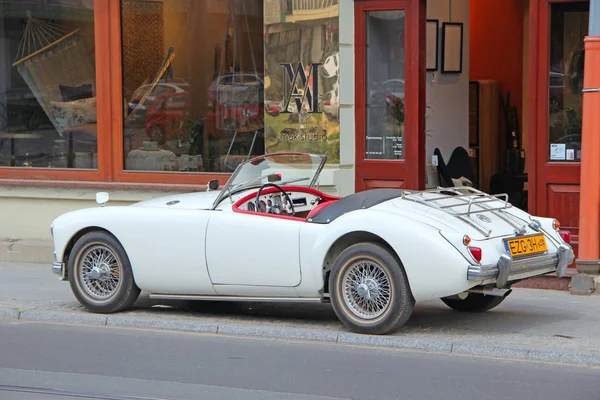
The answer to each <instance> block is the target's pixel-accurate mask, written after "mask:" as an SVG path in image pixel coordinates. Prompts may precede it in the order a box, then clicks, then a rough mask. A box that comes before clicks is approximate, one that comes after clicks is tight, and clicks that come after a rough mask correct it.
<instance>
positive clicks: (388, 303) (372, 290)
mask: <svg viewBox="0 0 600 400" xmlns="http://www.w3.org/2000/svg"><path fill="white" fill-rule="evenodd" d="M329 290H330V298H331V303H332V306H333V309H334V311H335V313H336V315H337V317H338V318H339V319H340V321H342V323H344V325H346V327H348V328H349V329H350V330H351V331H353V332H357V333H366V334H376V335H382V334H387V333H391V332H393V331H395V330H398V329H399V328H400V327H402V326H403V325H404V324H405V323H406V321H408V319H409V318H410V316H411V315H412V312H413V309H414V299H413V297H412V293H411V291H410V286H409V283H408V278H407V277H406V273H405V271H404V268H403V267H402V265H401V263H399V262H398V261H397V260H396V258H395V257H394V256H393V255H392V254H391V253H390V252H389V251H388V250H387V249H385V248H384V247H382V246H380V245H378V244H375V243H358V244H355V245H353V246H350V247H348V248H347V249H346V250H344V251H343V252H342V253H341V254H340V255H339V256H338V258H337V259H336V261H335V263H334V266H333V268H332V270H331V274H330V276H329Z"/></svg>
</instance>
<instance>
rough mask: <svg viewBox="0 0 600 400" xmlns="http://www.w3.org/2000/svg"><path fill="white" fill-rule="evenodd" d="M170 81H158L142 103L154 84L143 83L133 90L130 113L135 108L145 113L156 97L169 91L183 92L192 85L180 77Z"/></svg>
mask: <svg viewBox="0 0 600 400" xmlns="http://www.w3.org/2000/svg"><path fill="white" fill-rule="evenodd" d="M168 82H169V83H165V82H158V83H157V84H156V85H155V86H154V88H152V90H151V91H150V93H148V95H147V96H146V98H145V99H144V101H143V104H140V102H141V101H142V98H143V96H144V94H145V93H146V91H148V90H150V88H151V87H152V85H151V84H146V85H142V86H140V87H139V88H137V89H136V90H135V91H134V92H133V95H132V96H131V100H130V101H129V104H128V113H131V111H133V110H136V111H137V112H142V113H143V112H144V111H146V110H147V109H148V107H149V105H150V104H152V102H153V101H154V99H156V97H157V96H160V95H162V94H168V93H182V92H185V91H187V90H188V89H189V86H190V85H189V83H187V82H185V81H182V80H180V79H178V80H176V81H171V80H169V81H168ZM175 82H176V83H175Z"/></svg>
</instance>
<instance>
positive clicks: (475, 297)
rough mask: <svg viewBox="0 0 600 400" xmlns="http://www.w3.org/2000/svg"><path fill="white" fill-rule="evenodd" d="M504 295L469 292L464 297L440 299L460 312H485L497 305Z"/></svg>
mask: <svg viewBox="0 0 600 400" xmlns="http://www.w3.org/2000/svg"><path fill="white" fill-rule="evenodd" d="M505 298H506V297H500V296H486V295H484V294H480V293H469V295H468V296H467V297H466V298H465V299H464V300H460V299H441V300H442V301H443V302H444V304H446V305H447V306H448V307H450V308H451V309H453V310H456V311H461V312H485V311H489V310H491V309H492V308H494V307H497V306H498V305H500V303H502V302H503V301H504V299H505Z"/></svg>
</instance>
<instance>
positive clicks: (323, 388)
mask: <svg viewBox="0 0 600 400" xmlns="http://www.w3.org/2000/svg"><path fill="white" fill-rule="evenodd" d="M599 377H600V369H593V368H574V367H568V366H564V365H551V364H536V363H525V362H512V361H511V362H509V361H502V360H493V359H487V358H475V357H461V356H456V355H437V354H431V353H430V354H418V353H415V352H408V351H400V350H389V349H371V348H358V347H351V346H341V345H331V344H320V343H314V344H313V343H299V342H285V341H273V340H261V339H239V338H229V337H216V336H211V335H203V334H187V333H173V332H161V331H147V330H134V329H117V328H108V327H104V328H93V327H85V326H69V325H53V324H42V323H25V322H10V323H8V322H0V399H2V400H22V399H42V400H58V399H61V400H63V399H64V400H66V399H85V398H97V399H114V400H116V399H118V400H124V399H129V398H128V397H124V396H138V399H139V398H140V397H141V398H143V399H147V398H152V399H157V398H158V399H250V400H253V399H261V400H270V399H283V400H287V399H296V400H305V399H307V400H308V399H310V400H320V399H323V400H325V399H378V400H379V399H382V400H383V399H411V400H416V399H428V400H434V399H444V400H450V399H460V400H469V399H477V400H483V399H529V400H536V399H544V400H550V399H560V400H564V399H567V398H570V399H580V400H587V399H589V400H598V399H599V398H600V397H599V396H600V379H598V378H599ZM48 389H50V390H58V391H60V390H62V391H64V392H62V393H61V392H54V393H53V392H50V391H49V390H48ZM90 396H97V397H90Z"/></svg>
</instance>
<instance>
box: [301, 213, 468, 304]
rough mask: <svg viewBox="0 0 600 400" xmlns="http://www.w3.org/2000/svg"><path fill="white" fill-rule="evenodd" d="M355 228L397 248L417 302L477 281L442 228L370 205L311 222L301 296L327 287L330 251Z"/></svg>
mask: <svg viewBox="0 0 600 400" xmlns="http://www.w3.org/2000/svg"><path fill="white" fill-rule="evenodd" d="M353 232H368V233H369V234H372V235H376V236H377V237H379V238H381V239H382V240H383V241H384V242H385V243H387V244H388V245H389V247H391V249H392V250H393V251H394V252H395V255H397V257H398V258H399V259H400V261H401V263H402V265H403V267H404V269H405V271H406V274H407V276H408V280H409V283H410V286H411V290H412V294H413V297H414V298H415V300H416V301H421V300H427V299H433V298H439V297H444V296H448V295H453V294H456V293H459V292H462V291H464V290H466V289H468V288H469V287H470V286H473V285H474V284H472V283H470V282H469V281H467V266H468V262H467V261H466V259H465V258H464V257H463V256H462V255H461V254H460V253H459V252H458V251H457V250H456V249H455V248H454V247H453V246H452V245H450V243H448V242H447V241H446V240H445V239H444V238H443V237H442V236H441V235H440V233H439V230H438V229H436V228H434V227H431V226H429V225H427V224H424V223H421V222H416V221H414V220H411V219H410V218H406V217H403V216H398V214H396V213H392V212H388V211H384V210H373V209H369V210H358V211H354V212H351V213H348V214H346V215H343V216H342V217H339V218H337V219H336V220H334V221H333V222H332V223H330V224H326V225H319V224H310V223H307V224H305V225H304V226H303V227H302V228H301V231H300V248H301V249H302V251H301V257H300V262H301V265H302V270H303V282H302V284H301V285H300V286H299V287H298V290H299V292H300V293H299V294H300V295H304V293H303V290H307V292H306V293H309V292H310V287H311V286H313V285H314V286H313V287H315V286H317V287H319V288H322V287H323V283H324V281H323V278H324V276H325V274H326V272H327V270H328V269H330V268H331V266H332V263H330V265H326V261H327V255H328V252H329V250H330V249H331V248H332V246H333V245H334V243H336V241H337V240H338V239H340V238H342V237H344V236H345V235H347V234H350V233H353ZM313 266H314V267H313ZM312 294H313V295H314V293H312Z"/></svg>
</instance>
